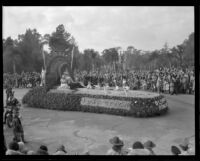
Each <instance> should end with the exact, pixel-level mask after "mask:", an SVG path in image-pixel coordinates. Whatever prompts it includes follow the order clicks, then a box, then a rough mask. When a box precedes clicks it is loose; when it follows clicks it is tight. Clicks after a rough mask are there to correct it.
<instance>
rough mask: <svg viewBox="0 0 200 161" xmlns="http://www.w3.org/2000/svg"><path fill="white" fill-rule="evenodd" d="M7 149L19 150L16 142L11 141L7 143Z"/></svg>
mask: <svg viewBox="0 0 200 161" xmlns="http://www.w3.org/2000/svg"><path fill="white" fill-rule="evenodd" d="M8 147H9V149H11V150H15V151H17V150H19V145H18V143H17V142H16V141H11V142H10V143H9V145H8Z"/></svg>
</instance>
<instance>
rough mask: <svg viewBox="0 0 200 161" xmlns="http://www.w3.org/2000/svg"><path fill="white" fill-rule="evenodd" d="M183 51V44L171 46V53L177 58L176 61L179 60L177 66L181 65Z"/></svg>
mask: <svg viewBox="0 0 200 161" xmlns="http://www.w3.org/2000/svg"><path fill="white" fill-rule="evenodd" d="M183 52H184V46H183V45H182V44H181V45H177V46H176V47H173V48H172V53H173V56H174V57H175V58H176V59H177V61H178V62H179V66H180V67H183V65H184V64H183Z"/></svg>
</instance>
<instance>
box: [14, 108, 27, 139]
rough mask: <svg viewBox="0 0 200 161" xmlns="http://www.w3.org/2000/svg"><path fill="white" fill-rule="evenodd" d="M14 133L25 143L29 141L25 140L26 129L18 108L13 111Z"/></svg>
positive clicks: (15, 136)
mask: <svg viewBox="0 0 200 161" xmlns="http://www.w3.org/2000/svg"><path fill="white" fill-rule="evenodd" d="M13 134H14V138H17V139H19V140H21V141H23V142H24V143H27V141H25V139H24V130H23V126H22V123H21V120H20V118H19V111H18V110H14V111H13Z"/></svg>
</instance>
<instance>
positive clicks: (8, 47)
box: [2, 25, 194, 73]
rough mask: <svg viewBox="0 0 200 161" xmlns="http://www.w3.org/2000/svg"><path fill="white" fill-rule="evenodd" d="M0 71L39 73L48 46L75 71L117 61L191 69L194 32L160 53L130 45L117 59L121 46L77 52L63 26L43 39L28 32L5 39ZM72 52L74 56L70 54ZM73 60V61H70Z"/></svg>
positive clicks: (132, 66) (140, 66)
mask: <svg viewBox="0 0 200 161" xmlns="http://www.w3.org/2000/svg"><path fill="white" fill-rule="evenodd" d="M2 43H3V44H2V46H3V71H4V72H9V73H15V72H17V73H21V72H22V71H25V72H26V71H27V72H29V71H37V72H41V69H42V67H43V56H42V47H43V45H44V44H48V45H49V48H50V55H51V53H53V52H55V51H61V52H64V54H65V55H66V57H67V58H68V60H69V63H71V62H72V63H73V64H72V71H74V70H86V71H88V72H89V71H91V70H96V69H100V67H101V66H104V65H106V66H115V67H116V66H117V65H118V64H120V61H119V60H122V63H123V64H124V65H125V66H126V68H128V69H155V68H159V67H171V66H175V67H191V66H194V33H191V34H190V35H189V36H188V38H186V39H185V40H184V41H183V43H181V44H178V45H176V46H174V47H172V48H169V47H168V44H167V43H165V44H164V45H163V47H162V48H161V49H160V50H154V51H142V50H139V49H136V48H135V47H134V46H132V45H129V46H128V47H127V49H126V50H125V51H123V53H122V57H121V56H120V57H119V50H120V47H112V48H108V49H105V50H103V51H102V53H101V54H100V53H99V52H97V51H96V50H95V49H85V50H84V51H83V53H81V52H80V51H79V48H78V44H77V43H76V42H75V38H74V37H73V36H72V35H71V34H70V33H69V32H67V31H66V30H65V28H64V25H58V27H57V28H56V30H55V31H54V32H52V33H51V34H49V33H46V34H45V35H44V36H42V35H41V34H40V33H38V32H37V30H36V29H27V30H26V31H25V33H24V34H21V35H18V39H12V38H11V37H7V38H5V39H3V41H2ZM72 53H73V54H72ZM72 59H73V61H72Z"/></svg>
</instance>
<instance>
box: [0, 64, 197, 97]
mask: <svg viewBox="0 0 200 161" xmlns="http://www.w3.org/2000/svg"><path fill="white" fill-rule="evenodd" d="M3 79H4V87H5V88H6V87H7V86H8V85H9V86H11V87H14V88H28V87H35V86H37V85H40V83H41V74H40V73H36V72H27V73H24V72H23V73H22V74H21V75H19V74H8V73H4V76H3ZM75 79H76V82H82V83H83V84H84V86H87V85H88V83H91V84H92V85H93V86H94V85H100V86H104V85H105V84H108V85H109V86H110V87H115V86H119V87H122V86H123V82H124V80H125V82H126V85H127V86H129V89H130V90H150V91H153V92H161V93H170V94H178V93H184V94H194V91H195V74H194V71H193V70H189V69H184V70H183V69H179V68H160V69H157V70H154V71H126V72H123V73H116V72H114V71H109V72H103V71H93V72H90V73H87V72H75Z"/></svg>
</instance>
